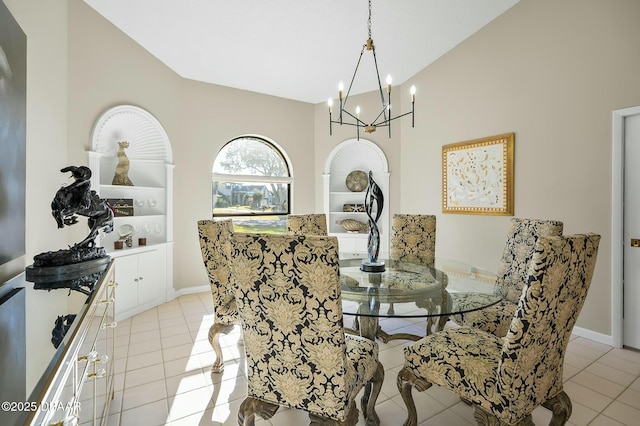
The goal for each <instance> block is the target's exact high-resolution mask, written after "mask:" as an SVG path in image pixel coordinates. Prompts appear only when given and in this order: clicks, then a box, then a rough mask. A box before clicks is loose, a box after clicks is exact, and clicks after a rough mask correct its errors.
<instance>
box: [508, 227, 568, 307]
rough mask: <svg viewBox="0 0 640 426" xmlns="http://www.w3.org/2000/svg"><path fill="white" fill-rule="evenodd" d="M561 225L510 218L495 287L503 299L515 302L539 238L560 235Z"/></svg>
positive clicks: (526, 275)
mask: <svg viewBox="0 0 640 426" xmlns="http://www.w3.org/2000/svg"><path fill="white" fill-rule="evenodd" d="M562 228H563V224H562V222H560V221H557V220H539V219H523V218H512V219H511V220H510V222H509V232H508V234H507V235H508V237H507V241H506V243H505V247H504V250H503V252H502V258H501V259H500V265H499V267H498V273H497V275H498V278H497V280H496V286H497V288H498V291H500V292H501V293H502V295H503V296H504V297H505V299H506V300H508V301H511V302H513V303H517V302H518V301H519V300H520V296H521V295H522V289H523V287H524V285H525V283H526V280H527V277H528V265H529V261H530V260H531V257H532V256H533V249H534V247H535V245H536V241H537V240H538V238H540V237H554V236H559V235H562Z"/></svg>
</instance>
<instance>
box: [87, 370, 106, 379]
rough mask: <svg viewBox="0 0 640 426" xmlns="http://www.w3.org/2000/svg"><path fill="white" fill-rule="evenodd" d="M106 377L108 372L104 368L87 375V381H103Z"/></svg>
mask: <svg viewBox="0 0 640 426" xmlns="http://www.w3.org/2000/svg"><path fill="white" fill-rule="evenodd" d="M106 375H107V370H105V369H104V368H101V369H100V370H98V371H96V372H95V373H89V374H87V380H95V379H102V378H103V377H104V376H106Z"/></svg>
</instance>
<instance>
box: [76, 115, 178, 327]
mask: <svg viewBox="0 0 640 426" xmlns="http://www.w3.org/2000/svg"><path fill="white" fill-rule="evenodd" d="M122 141H126V142H128V143H129V147H128V148H126V149H125V150H124V152H125V154H126V156H127V158H128V161H129V171H128V177H129V179H130V180H131V182H132V183H133V186H127V185H114V184H113V178H114V175H115V170H116V167H117V166H118V163H119V159H118V155H117V154H118V149H119V145H118V142H122ZM88 156H89V168H90V169H91V171H92V172H93V176H92V182H91V186H92V188H93V189H95V190H96V191H97V192H98V195H99V196H100V198H103V199H116V200H127V201H128V200H131V205H132V207H133V215H129V216H121V215H118V216H116V217H115V218H114V230H113V232H111V233H109V234H104V235H101V237H100V240H99V243H100V244H101V245H102V246H103V247H105V249H107V251H108V252H109V255H110V256H111V257H113V258H117V259H118V265H119V267H118V269H117V272H116V280H117V281H118V284H119V285H120V286H121V287H120V288H119V291H118V298H119V300H118V301H117V303H116V318H117V319H118V320H122V319H124V318H127V317H129V316H131V315H135V314H137V313H139V312H142V311H144V310H147V309H149V308H152V307H154V306H157V305H159V304H161V303H164V302H166V301H167V300H170V299H172V298H173V279H172V277H173V167H174V166H173V164H172V163H173V154H172V151H171V144H170V142H169V138H168V136H167V134H166V132H165V131H164V129H163V127H162V125H161V124H160V123H159V122H158V120H156V118H155V117H153V116H152V115H151V114H150V113H148V112H147V111H145V110H143V109H141V108H138V107H135V106H131V105H121V106H117V107H114V108H111V109H109V110H108V111H106V112H105V113H104V114H103V115H102V116H101V117H100V118H99V119H98V121H97V122H96V124H95V126H94V129H93V134H92V150H91V151H89V152H88ZM125 225H130V226H131V227H132V228H133V230H134V232H133V237H132V246H131V247H128V246H127V245H126V244H125V246H124V248H123V249H118V250H116V249H114V242H115V241H116V240H119V239H120V233H119V230H120V229H121V228H122V227H123V226H125ZM139 238H146V245H140V244H139V243H138V241H139Z"/></svg>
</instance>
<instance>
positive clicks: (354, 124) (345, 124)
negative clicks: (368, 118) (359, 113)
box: [331, 120, 364, 127]
mask: <svg viewBox="0 0 640 426" xmlns="http://www.w3.org/2000/svg"><path fill="white" fill-rule="evenodd" d="M331 122H332V123H336V124H340V122H339V121H336V120H333V121H331ZM341 126H353V127H356V126H358V127H364V124H363V123H362V122H360V123H358V124H356V123H348V122H346V121H343V122H342V124H341Z"/></svg>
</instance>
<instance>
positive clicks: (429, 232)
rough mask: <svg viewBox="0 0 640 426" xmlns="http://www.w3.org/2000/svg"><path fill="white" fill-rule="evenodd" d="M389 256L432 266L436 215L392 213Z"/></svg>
mask: <svg viewBox="0 0 640 426" xmlns="http://www.w3.org/2000/svg"><path fill="white" fill-rule="evenodd" d="M389 258H390V259H391V260H397V261H400V262H410V263H416V264H418V265H424V266H428V267H430V268H433V265H434V263H435V259H436V217H435V215H426V214H394V215H393V224H392V226H391V247H390V249H389Z"/></svg>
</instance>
